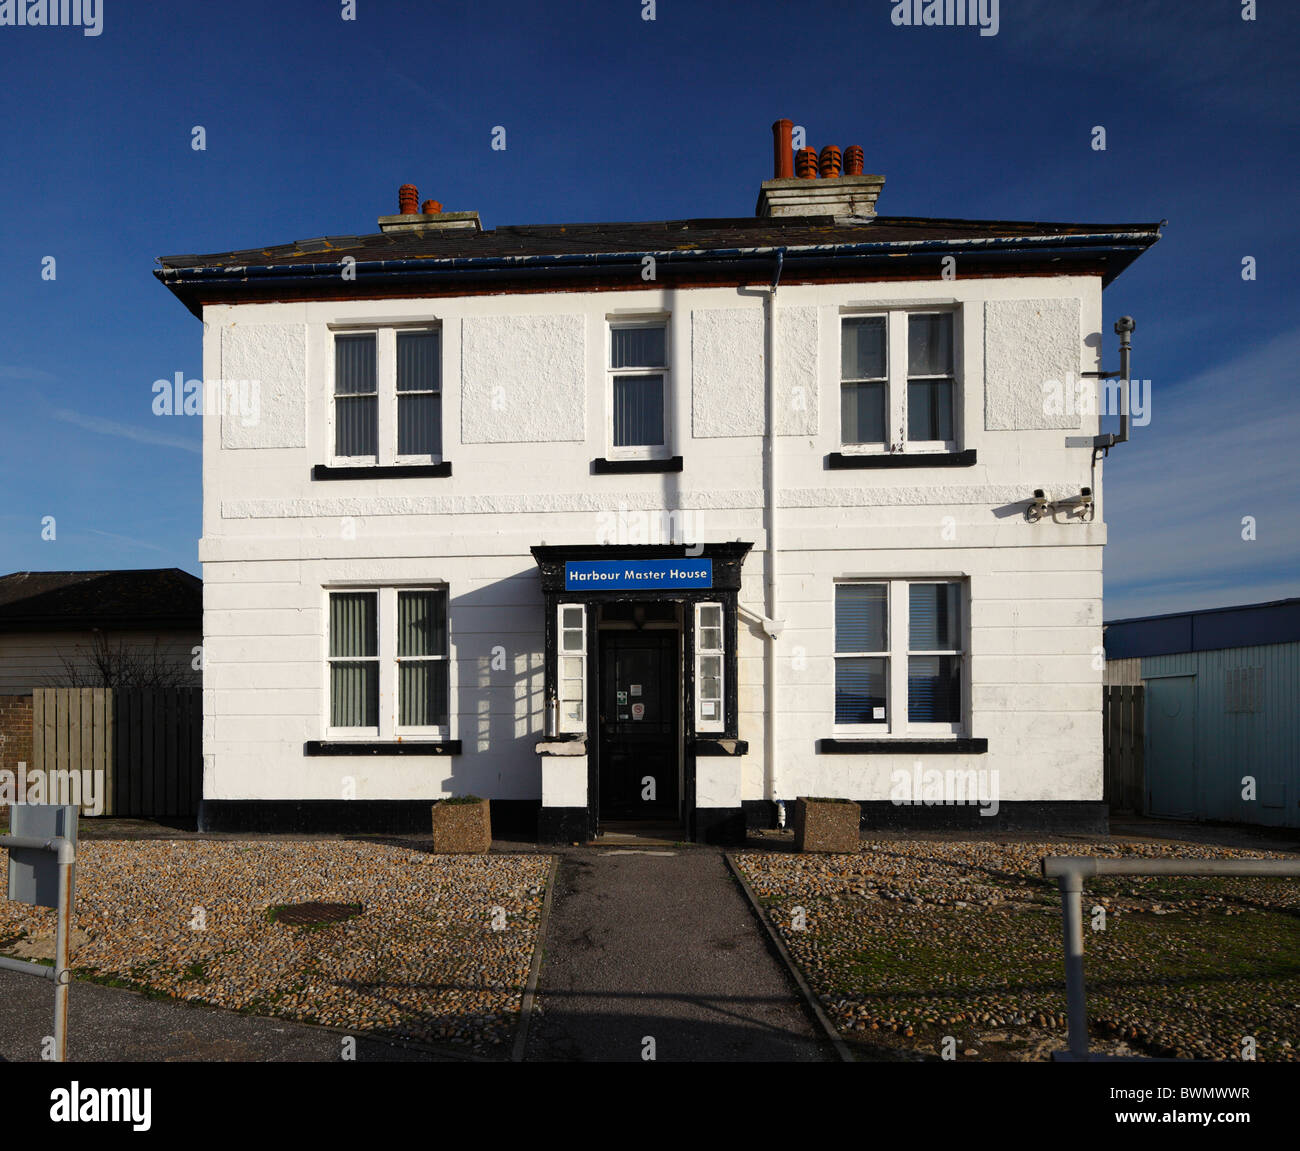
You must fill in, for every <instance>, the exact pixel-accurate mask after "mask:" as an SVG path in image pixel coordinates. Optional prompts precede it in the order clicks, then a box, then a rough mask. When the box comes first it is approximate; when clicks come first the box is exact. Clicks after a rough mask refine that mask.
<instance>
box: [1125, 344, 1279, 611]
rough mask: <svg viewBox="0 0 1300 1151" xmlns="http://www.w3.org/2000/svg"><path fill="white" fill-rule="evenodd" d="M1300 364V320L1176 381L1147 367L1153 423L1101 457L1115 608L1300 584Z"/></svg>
mask: <svg viewBox="0 0 1300 1151" xmlns="http://www.w3.org/2000/svg"><path fill="white" fill-rule="evenodd" d="M1297 365H1300V328H1297V329H1293V330H1291V331H1289V332H1286V333H1284V334H1282V335H1280V336H1278V337H1277V338H1276V339H1274V340H1272V341H1270V342H1269V343H1267V344H1265V345H1263V346H1261V347H1258V348H1254V349H1251V350H1250V351H1248V352H1246V353H1244V354H1243V355H1241V356H1238V357H1236V358H1235V359H1232V360H1230V361H1228V362H1226V363H1223V364H1220V365H1217V366H1215V367H1212V368H1210V369H1207V370H1206V371H1205V372H1202V373H1201V374H1200V375H1198V376H1196V377H1194V378H1193V379H1191V380H1189V381H1187V382H1186V383H1184V384H1181V385H1173V384H1163V386H1162V383H1163V382H1162V381H1161V380H1160V378H1159V375H1158V371H1153V372H1152V374H1153V375H1154V376H1155V377H1156V378H1155V382H1154V396H1153V401H1152V416H1151V424H1150V426H1149V427H1148V428H1135V429H1134V431H1133V439H1132V440H1131V441H1130V442H1129V443H1128V444H1125V445H1122V446H1121V447H1118V448H1116V449H1115V450H1114V451H1113V452H1112V453H1111V457H1110V460H1109V461H1107V463H1106V465H1105V477H1106V478H1105V485H1104V489H1103V495H1104V499H1105V515H1106V519H1107V522H1108V523H1109V525H1110V533H1109V538H1110V545H1109V546H1108V547H1107V549H1106V615H1107V617H1108V618H1110V619H1118V618H1121V617H1123V616H1129V615H1139V614H1149V613H1155V612H1162V611H1177V610H1182V609H1184V608H1188V607H1214V606H1219V605H1222V604H1227V603H1245V602H1251V601H1253V600H1264V599H1276V598H1281V597H1283V596H1288V595H1297V594H1300V519H1298V518H1297V517H1296V515H1295V514H1294V511H1293V509H1294V507H1295V504H1296V500H1297V496H1298V495H1300V479H1298V478H1297V477H1298V475H1300V472H1298V470H1297V467H1296V456H1297V453H1300V407H1297V405H1296V402H1295V395H1296V391H1297V388H1300V368H1298V367H1297ZM1248 517H1249V519H1248ZM1251 521H1253V534H1254V536H1255V538H1254V539H1253V540H1251V539H1245V538H1243V534H1250V530H1251V527H1250V524H1251Z"/></svg>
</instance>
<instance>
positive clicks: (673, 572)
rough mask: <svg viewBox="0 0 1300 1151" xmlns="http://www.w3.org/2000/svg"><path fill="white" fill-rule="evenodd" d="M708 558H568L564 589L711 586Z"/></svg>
mask: <svg viewBox="0 0 1300 1151" xmlns="http://www.w3.org/2000/svg"><path fill="white" fill-rule="evenodd" d="M712 586H713V561H712V560H711V559H664V560H568V561H566V562H565V565H564V587H565V590H566V591H593V590H594V591H635V590H644V589H646V588H681V587H689V588H711V587H712Z"/></svg>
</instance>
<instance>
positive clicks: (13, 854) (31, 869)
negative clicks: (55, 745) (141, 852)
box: [0, 804, 77, 1063]
mask: <svg viewBox="0 0 1300 1151" xmlns="http://www.w3.org/2000/svg"><path fill="white" fill-rule="evenodd" d="M10 823H11V826H12V828H13V830H15V831H17V832H19V833H20V834H17V835H4V836H0V848H4V849H5V850H7V851H8V853H9V884H8V895H9V898H10V899H13V900H18V901H20V902H23V903H33V904H36V905H38V906H43V907H55V908H57V909H58V913H59V914H58V924H57V926H56V928H55V935H54V966H53V967H52V968H51V967H45V966H44V965H43V964H39V963H31V962H27V961H24V960H21V959H6V958H4V957H0V969H2V970H5V971H16V972H18V973H19V974H22V975H34V976H36V977H37V978H39V979H51V980H53V981H54V1058H55V1060H56V1061H57V1062H59V1063H64V1062H66V1061H67V1057H68V985H69V984H70V983H71V982H72V969H71V965H70V964H71V948H72V901H73V891H74V888H73V881H74V876H75V871H74V869H75V867H76V861H77V849H76V846H75V841H76V836H77V808H76V807H74V806H58V807H55V806H49V805H36V806H33V805H27V804H19V805H16V806H14V807H12V808H10ZM22 833H27V834H22ZM32 833H35V834H32ZM51 855H53V856H54V858H53V859H50V858H49V856H51Z"/></svg>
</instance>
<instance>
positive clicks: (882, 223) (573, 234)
mask: <svg viewBox="0 0 1300 1151" xmlns="http://www.w3.org/2000/svg"><path fill="white" fill-rule="evenodd" d="M1159 226H1160V225H1159V224H1150V223H1148V224H1065V223H1050V222H1040V221H1017V220H959V219H928V218H912V217H906V216H875V217H873V218H872V219H871V220H869V221H863V222H859V223H849V222H845V221H839V222H837V221H836V220H835V219H834V218H833V217H831V216H787V217H749V216H745V217H739V218H735V219H700V220H658V221H650V222H641V223H606V224H544V225H530V226H513V227H500V228H494V229H491V230H488V231H483V232H475V231H473V230H472V229H468V228H466V229H439V228H428V229H423V230H415V231H394V232H377V233H374V234H371V235H363V236H323V237H319V238H317V239H312V240H298V241H296V242H294V243H292V244H276V245H271V246H268V247H263V248H245V249H240V250H237V251H230V252H213V253H210V254H208V255H184V256H162V257H159V263H160V264H161V265H162V267H163V269H169V268H172V269H181V268H199V267H206V268H235V267H281V266H286V265H294V264H313V263H318V262H321V261H329V260H341V259H342V258H343V257H344V256H352V257H353V258H354V259H356V260H357V261H358V262H361V261H366V260H407V259H414V260H419V259H426V260H439V259H464V258H473V257H492V256H496V257H511V256H515V257H518V256H548V255H550V256H561V255H597V254H605V253H609V254H613V253H627V252H638V253H639V252H670V251H696V252H707V251H715V250H716V251H725V250H730V249H734V248H751V247H787V248H790V247H795V248H798V247H814V246H821V245H827V244H860V243H890V244H906V243H909V242H911V243H917V242H921V243H927V242H928V243H933V242H939V241H945V240H949V241H951V240H956V241H962V240H975V241H979V240H1001V239H1013V238H1045V237H1061V238H1062V239H1063V240H1068V239H1070V238H1073V237H1083V236H1102V235H1104V236H1115V235H1121V234H1137V233H1155V232H1156V231H1158V229H1159ZM1154 238H1155V237H1154V235H1152V236H1151V239H1154Z"/></svg>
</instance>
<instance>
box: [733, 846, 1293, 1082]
mask: <svg viewBox="0 0 1300 1151" xmlns="http://www.w3.org/2000/svg"><path fill="white" fill-rule="evenodd" d="M1094 854H1096V855H1129V856H1131V855H1136V856H1143V857H1155V858H1160V857H1172V856H1177V857H1181V858H1198V859H1256V858H1284V856H1279V855H1278V854H1276V853H1269V852H1261V851H1252V850H1238V849H1229V848H1221V847H1211V846H1205V845H1200V844H1187V843H1168V842H1165V843H1124V844H1106V843H1082V842H1079V841H1071V842H1012V843H996V842H988V841H981V842H969V841H956V842H953V841H936V840H925V841H919V840H892V839H891V840H870V841H864V842H863V844H862V848H861V851H860V852H859V853H858V854H855V855H795V854H792V853H788V852H754V851H749V852H742V853H739V854H737V856H736V857H735V858H736V861H737V863H738V864H739V865H740V867H741V868H742V870H743V871H744V873H745V876H746V878H747V879H748V881H749V883H750V884H751V886H752V887H753V889H754V891H755V893H756V895H758V897H759V898H760V900H761V901H762V902H763V903H764V905H765V907H766V908H767V911H768V914H769V916H770V918H771V920H772V922H773V923H774V924H775V925H776V926H777V928H778V929H779V930H780V931H781V933H782V937H783V938H784V939H785V941H786V943H787V945H788V947H789V948H790V951H791V953H792V955H793V957H794V959H795V961H796V962H797V963H798V964H799V965H800V967H801V968H802V969H803V971H804V973H805V975H806V976H807V977H808V979H809V982H810V983H811V985H812V987H813V990H814V992H815V993H816V994H817V995H818V997H819V998H820V999H821V1001H822V1004H823V1006H824V1007H825V1008H826V1010H827V1012H828V1013H829V1014H830V1016H831V1018H832V1020H833V1021H834V1023H835V1025H836V1026H837V1027H838V1028H839V1030H840V1032H841V1034H843V1035H844V1036H845V1037H846V1038H848V1039H850V1040H852V1041H854V1042H855V1043H857V1044H860V1045H862V1047H863V1048H864V1049H868V1048H869V1049H871V1051H872V1052H873V1053H874V1054H876V1055H877V1056H880V1055H882V1054H883V1056H884V1057H889V1058H937V1057H939V1056H940V1055H941V1054H942V1053H943V1045H944V1041H945V1038H946V1037H948V1036H951V1037H952V1039H951V1040H950V1041H949V1042H948V1050H949V1052H952V1051H953V1044H954V1042H955V1054H956V1055H957V1056H959V1057H966V1058H983V1059H1040V1058H1047V1057H1048V1055H1049V1053H1050V1051H1052V1050H1054V1049H1059V1048H1062V1047H1064V1045H1065V1024H1066V1017H1065V1011H1066V1003H1065V992H1064V949H1063V946H1062V940H1061V919H1060V895H1059V893H1058V890H1057V888H1056V885H1055V883H1054V882H1049V881H1045V880H1043V879H1042V878H1041V877H1040V875H1039V862H1040V860H1041V859H1042V857H1043V856H1044V855H1094ZM799 908H802V909H803V910H802V913H800V912H798V911H797V909H799ZM1097 909H1101V910H1102V911H1104V916H1101V915H1097ZM1084 911H1085V921H1084V936H1085V938H1084V968H1085V977H1086V980H1087V986H1088V1011H1089V1031H1090V1036H1091V1041H1092V1045H1093V1047H1094V1049H1096V1050H1100V1051H1107V1052H1110V1053H1117V1054H1124V1053H1129V1052H1132V1053H1136V1054H1144V1055H1163V1056H1176V1057H1182V1058H1202V1059H1205V1058H1210V1059H1241V1058H1243V1056H1247V1055H1249V1054H1251V1053H1253V1054H1254V1057H1255V1058H1257V1059H1259V1060H1270V1061H1272V1060H1281V1061H1296V1060H1297V1059H1300V883H1297V882H1296V881H1294V880H1289V879H1244V878H1243V879H1195V878H1175V879H1164V878H1132V879H1130V878H1119V877H1116V878H1110V879H1106V880H1091V881H1089V882H1088V884H1087V886H1086V887H1085V891H1084ZM1095 925H1096V926H1100V927H1101V929H1100V930H1098V929H1096V926H1095Z"/></svg>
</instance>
